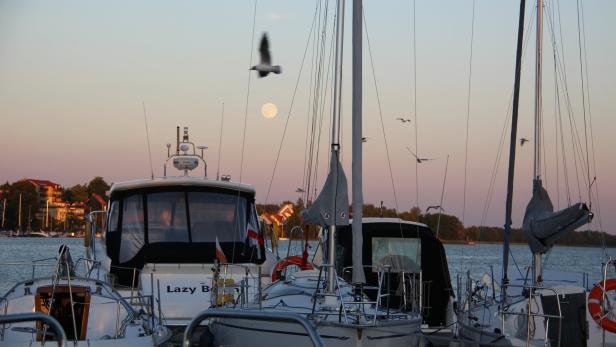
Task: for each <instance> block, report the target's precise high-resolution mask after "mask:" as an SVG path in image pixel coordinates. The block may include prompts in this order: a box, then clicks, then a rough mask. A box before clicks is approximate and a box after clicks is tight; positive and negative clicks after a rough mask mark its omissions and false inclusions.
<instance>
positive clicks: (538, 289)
mask: <svg viewBox="0 0 616 347" xmlns="http://www.w3.org/2000/svg"><path fill="white" fill-rule="evenodd" d="M524 10H525V1H524V0H522V1H521V2H520V19H519V28H518V41H517V56H516V74H515V87H514V99H513V114H512V128H511V138H510V158H509V173H508V182H507V200H506V217H505V218H506V220H505V232H504V242H503V266H502V273H501V274H494V275H493V276H491V275H487V274H486V275H484V276H483V278H482V279H481V280H480V281H478V282H473V281H472V280H471V279H470V276H469V278H467V283H466V290H465V293H464V294H462V290H463V289H462V288H461V287H462V282H461V281H458V292H459V297H461V299H460V305H459V306H458V310H457V316H458V335H459V337H460V338H461V339H465V340H470V341H472V342H474V343H478V344H480V345H489V346H548V345H549V346H599V345H601V344H602V343H603V344H605V343H609V344H610V345H611V344H612V343H615V342H616V338H615V336H614V335H613V334H610V335H609V336H606V335H605V333H604V331H603V330H602V329H601V327H599V325H597V324H594V323H593V322H592V321H593V319H594V318H595V319H596V317H591V314H590V312H589V311H587V310H586V306H587V305H590V304H591V300H590V299H589V300H587V294H588V289H587V288H588V283H587V278H586V277H585V276H584V274H578V273H566V272H557V271H550V270H546V269H543V268H542V263H541V261H542V255H544V254H545V253H546V252H548V251H549V250H550V249H551V248H552V247H553V246H554V244H555V243H556V242H557V241H558V240H559V239H560V238H561V237H562V236H564V235H565V234H567V233H569V232H572V231H574V230H575V229H576V228H578V227H580V226H582V225H584V224H587V223H590V221H591V220H592V217H593V213H592V212H591V211H590V209H589V208H588V206H587V205H586V204H585V203H583V202H578V203H575V204H571V205H570V206H569V207H567V208H565V209H562V210H558V211H554V207H553V204H552V202H551V199H550V197H549V194H548V192H547V190H546V189H545V188H544V187H543V183H542V179H541V166H540V165H541V154H542V152H541V148H540V145H541V142H542V141H541V107H542V106H541V76H542V72H541V67H542V56H541V53H542V35H543V33H542V28H543V25H542V20H543V0H537V50H536V66H535V73H536V76H535V78H536V79H535V140H534V145H535V151H534V168H533V171H534V172H533V193H532V197H531V199H530V201H529V203H528V205H527V207H526V212H525V215H524V220H523V223H522V225H523V230H524V234H525V236H526V239H527V241H528V245H529V248H530V251H531V253H532V267H531V269H530V279H529V278H528V277H529V274H528V271H527V274H526V275H524V274H521V273H520V274H519V276H516V275H515V274H509V273H508V261H509V233H510V230H511V214H512V213H511V211H512V196H513V178H514V176H513V172H514V165H515V150H516V142H517V139H516V133H517V116H518V104H519V90H520V70H521V69H520V65H521V52H522V42H523V38H522V36H523V31H524V30H523V24H524ZM499 275H500V278H501V281H500V283H498V284H497V278H498V276H499ZM601 319H603V318H601ZM601 319H600V320H601Z"/></svg>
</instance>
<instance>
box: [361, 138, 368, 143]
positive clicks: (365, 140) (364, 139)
mask: <svg viewBox="0 0 616 347" xmlns="http://www.w3.org/2000/svg"><path fill="white" fill-rule="evenodd" d="M369 139H370V138H369V137H362V138H361V142H364V143H366V142H368V140H369Z"/></svg>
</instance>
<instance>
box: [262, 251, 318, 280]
mask: <svg viewBox="0 0 616 347" xmlns="http://www.w3.org/2000/svg"><path fill="white" fill-rule="evenodd" d="M289 265H297V266H299V267H300V269H302V270H312V269H313V267H312V265H311V264H310V263H309V262H307V261H305V260H304V259H303V258H302V257H301V256H299V255H292V256H289V257H287V258H284V259H282V260H280V261H279V262H278V263H276V266H274V270H273V271H272V282H274V281H276V280H278V273H279V271H282V270H284V269H285V268H286V267H287V266H289Z"/></svg>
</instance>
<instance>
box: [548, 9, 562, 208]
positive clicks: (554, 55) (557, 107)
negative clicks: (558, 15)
mask: <svg viewBox="0 0 616 347" xmlns="http://www.w3.org/2000/svg"><path fill="white" fill-rule="evenodd" d="M546 8H547V11H548V14H549V15H548V16H547V18H548V27H549V28H550V34H551V35H550V38H551V41H550V43H551V44H552V61H553V66H554V125H555V126H554V141H555V146H554V152H555V155H554V163H555V167H556V208H557V210H560V163H559V160H558V158H559V157H560V155H559V152H558V144H559V141H558V116H559V114H558V112H559V110H560V96H559V90H558V67H557V60H558V57H557V48H556V34H555V32H554V8H553V7H552V6H550V5H549V4H547V3H546ZM546 160H547V159H546Z"/></svg>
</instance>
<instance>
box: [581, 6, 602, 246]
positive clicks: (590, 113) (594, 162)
mask: <svg viewBox="0 0 616 347" xmlns="http://www.w3.org/2000/svg"><path fill="white" fill-rule="evenodd" d="M581 13H582V37H583V38H584V67H585V70H586V94H587V98H586V100H587V104H588V126H589V128H590V144H591V153H592V163H593V176H594V178H593V180H594V186H595V195H596V198H595V205H596V208H597V212H598V213H596V214H595V217H596V220H597V223H598V225H599V230H600V232H601V241H602V243H603V251H604V253H605V254H604V256H605V258H607V257H608V255H607V241H606V239H605V233H604V232H603V231H604V229H603V222H602V220H601V202H600V201H601V200H600V199H599V192H600V191H601V190H600V189H599V181H598V180H596V178H597V171H598V170H597V161H596V158H595V140H594V135H593V125H592V110H591V102H590V86H589V84H590V77H589V73H588V53H587V50H586V25H585V23H586V21H585V20H584V6H583V4H582V6H581ZM591 185H592V184H591ZM591 192H592V190H591Z"/></svg>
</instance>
